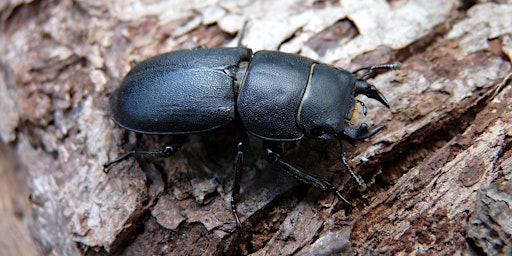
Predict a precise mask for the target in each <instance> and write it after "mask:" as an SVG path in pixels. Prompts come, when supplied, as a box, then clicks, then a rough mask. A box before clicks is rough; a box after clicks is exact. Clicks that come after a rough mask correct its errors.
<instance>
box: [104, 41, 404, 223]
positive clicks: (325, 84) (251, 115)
mask: <svg viewBox="0 0 512 256" xmlns="http://www.w3.org/2000/svg"><path fill="white" fill-rule="evenodd" d="M395 68H398V64H384V65H378V66H371V67H367V68H362V69H359V70H356V71H355V72H353V73H350V72H347V71H345V70H343V69H338V68H335V67H332V66H328V65H325V64H322V63H318V62H316V61H314V60H312V59H309V58H305V57H302V56H299V55H296V54H288V53H282V52H276V51H258V52H256V53H254V54H253V53H252V50H251V49H248V48H245V47H234V48H212V49H208V48H196V49H191V50H179V51H174V52H169V53H165V54H161V55H157V56H154V57H152V58H149V59H147V60H145V61H143V62H141V63H140V64H138V65H137V66H135V67H134V68H133V69H132V70H131V71H130V72H129V73H128V74H127V75H126V77H125V78H124V80H123V81H122V82H121V85H120V86H119V88H118V89H117V90H116V91H114V93H113V94H112V95H111V97H110V103H109V112H110V116H111V118H112V120H114V122H115V123H116V124H117V125H119V126H121V127H123V128H125V129H128V130H131V131H134V132H138V133H145V134H175V135H180V134H181V135H186V134H193V133H202V132H207V131H210V130H213V129H217V128H220V127H223V126H225V125H227V124H228V123H230V122H233V121H234V120H237V121H238V122H241V124H242V126H243V128H244V129H245V130H246V131H247V132H248V133H249V134H251V135H253V136H256V137H258V138H260V139H263V140H264V141H265V142H266V143H265V145H266V146H265V148H266V149H265V150H266V159H267V160H268V161H269V162H270V163H272V164H275V165H276V166H278V167H279V168H280V169H282V170H284V171H285V172H286V173H288V174H289V175H291V176H293V177H295V178H296V179H298V180H300V181H302V182H305V183H307V184H310V185H314V186H315V187H318V188H320V189H322V190H332V191H333V192H335V193H336V195H337V196H338V197H339V198H340V199H341V200H342V201H344V202H345V203H347V204H350V202H348V200H346V199H345V198H344V197H343V196H342V195H341V194H340V192H339V191H338V190H337V189H336V187H334V185H332V184H331V183H329V182H326V181H323V180H321V179H319V178H317V177H315V176H313V175H311V174H309V173H307V172H304V171H302V170H300V169H299V168H297V167H295V166H294V165H292V164H290V163H288V162H287V161H285V160H284V159H283V158H282V157H281V154H280V152H279V151H278V150H275V147H273V146H272V144H275V143H276V142H283V141H297V140H300V139H302V138H303V137H311V138H318V139H336V140H338V141H339V145H340V156H341V161H342V162H343V164H344V166H345V167H346V168H347V170H348V171H349V173H350V175H351V176H352V177H353V178H354V180H355V181H356V182H357V183H358V185H359V186H360V187H361V188H362V190H364V189H365V187H366V185H365V184H364V182H363V181H362V179H361V178H359V176H358V175H357V174H355V172H354V171H353V169H352V167H351V166H350V165H349V164H348V162H347V159H346V157H345V153H344V150H343V143H342V141H343V140H346V141H349V142H351V143H353V142H354V141H355V140H361V139H365V138H368V137H370V136H372V135H374V134H376V133H377V132H378V131H380V130H381V129H382V128H383V126H378V127H376V128H374V129H371V130H369V129H368V126H367V125H366V124H365V123H363V124H361V125H360V127H359V128H353V127H351V126H350V120H351V119H352V118H353V113H354V111H355V106H356V101H357V102H359V101H358V100H356V99H355V97H356V96H357V95H359V94H363V95H366V96H367V97H369V98H373V99H376V100H377V101H379V102H381V103H382V104H383V105H384V106H386V107H389V104H388V102H387V100H386V98H385V97H384V96H383V95H382V93H380V92H379V91H378V90H377V88H375V86H373V85H371V84H369V83H368V82H366V80H365V79H366V78H367V77H368V76H370V75H371V74H373V73H374V71H375V70H378V69H395ZM360 72H364V73H363V74H362V75H360V76H357V75H356V74H357V73H360ZM359 103H360V104H361V105H362V107H363V113H364V114H366V108H365V107H364V105H363V104H362V103H361V102H359ZM246 143H247V134H246V133H245V132H243V133H242V136H241V138H240V142H239V143H238V145H237V153H236V157H235V164H234V171H235V176H234V185H233V191H232V198H231V209H232V212H233V215H234V217H235V220H236V223H237V225H238V226H239V227H240V226H241V222H240V219H239V218H238V214H237V210H236V203H237V200H238V196H239V190H240V180H241V170H242V165H243V162H244V161H243V159H244V154H245V151H246ZM182 144H183V142H182V140H180V142H177V143H175V144H172V145H167V146H164V147H163V148H162V149H161V150H158V151H155V152H140V151H135V150H134V151H130V152H128V153H126V154H124V155H122V156H120V157H119V158H117V159H115V160H113V161H110V162H108V163H106V164H105V165H104V167H105V168H109V167H110V166H111V165H112V164H114V163H117V162H119V161H122V160H124V159H126V158H128V157H131V156H158V157H168V156H171V155H172V154H173V153H175V152H176V151H177V150H178V149H179V148H180V146H181V145H182Z"/></svg>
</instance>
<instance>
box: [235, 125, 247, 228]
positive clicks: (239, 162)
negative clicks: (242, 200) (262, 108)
mask: <svg viewBox="0 0 512 256" xmlns="http://www.w3.org/2000/svg"><path fill="white" fill-rule="evenodd" d="M246 151H247V134H246V133H245V132H242V134H241V135H240V142H239V143H238V145H237V146H236V157H235V166H234V168H235V178H234V180H233V191H232V192H231V212H233V215H234V216H235V220H236V225H237V227H239V228H242V222H240V218H238V212H237V210H236V204H237V203H238V196H239V195H240V181H241V180H242V169H243V165H244V156H245V153H246Z"/></svg>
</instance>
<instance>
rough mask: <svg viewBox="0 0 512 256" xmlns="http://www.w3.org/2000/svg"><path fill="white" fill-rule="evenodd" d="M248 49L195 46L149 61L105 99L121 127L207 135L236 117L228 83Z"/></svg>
mask: <svg viewBox="0 0 512 256" xmlns="http://www.w3.org/2000/svg"><path fill="white" fill-rule="evenodd" d="M251 55H252V52H251V50H250V49H247V48H242V47H238V48H216V49H205V48H197V49H192V50H181V51H176V52H171V53H167V54H162V55H158V56H155V57H153V58H150V59H148V60H146V61H144V62H142V63H140V64H139V65H137V66H136V67H135V68H133V69H132V70H131V71H130V73H128V75H127V76H126V77H125V79H124V80H123V82H122V83H121V85H120V87H119V89H117V90H116V91H115V92H114V93H113V94H112V96H111V99H110V106H109V107H110V114H111V116H112V119H113V120H114V121H115V122H116V123H117V124H118V125H120V126H122V127H124V128H126V129H129V130H132V131H136V132H141V133H149V134H189V133H198V132H204V131H209V130H212V129H215V128H218V127H221V126H224V125H226V124H227V123H229V122H231V121H232V120H233V119H234V118H235V112H236V111H235V99H234V92H233V79H234V77H235V74H236V71H237V69H238V64H239V63H240V62H241V61H248V60H249V59H250V57H251Z"/></svg>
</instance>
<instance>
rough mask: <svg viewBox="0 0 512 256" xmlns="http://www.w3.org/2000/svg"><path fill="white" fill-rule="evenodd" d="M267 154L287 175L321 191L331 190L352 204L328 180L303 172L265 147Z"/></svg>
mask: <svg viewBox="0 0 512 256" xmlns="http://www.w3.org/2000/svg"><path fill="white" fill-rule="evenodd" d="M266 151H267V152H266V154H267V161H269V162H270V163H272V164H275V165H277V166H278V167H279V168H280V169H281V170H283V171H284V172H286V173H287V174H288V175H290V176H292V177H294V178H295V179H297V180H300V181H302V182H304V183H306V184H309V185H313V186H315V187H317V188H319V189H321V190H323V191H326V190H332V191H333V192H334V193H336V195H337V196H338V197H339V198H340V199H341V200H342V201H343V202H345V203H346V204H348V205H350V206H351V205H352V204H351V203H350V202H349V201H348V200H347V199H345V198H344V197H343V196H342V195H341V193H340V192H339V191H338V189H336V187H335V186H334V185H332V184H331V183H329V182H326V181H323V180H321V179H319V178H317V177H315V176H313V175H311V174H309V173H307V172H304V171H302V170H300V169H299V168H297V167H295V166H293V165H292V164H290V163H288V162H287V161H285V160H284V159H282V158H281V156H280V155H279V154H277V153H275V152H274V151H272V150H271V149H270V148H268V147H267V149H266Z"/></svg>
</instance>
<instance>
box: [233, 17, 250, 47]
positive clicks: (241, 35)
mask: <svg viewBox="0 0 512 256" xmlns="http://www.w3.org/2000/svg"><path fill="white" fill-rule="evenodd" d="M247 23H248V21H247V20H246V21H244V25H242V29H240V31H239V34H240V35H239V36H238V42H237V43H236V46H237V47H243V45H242V39H244V36H245V31H246V30H247Z"/></svg>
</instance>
